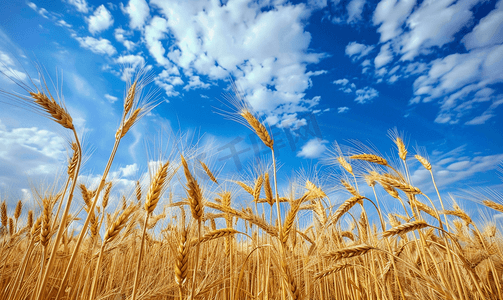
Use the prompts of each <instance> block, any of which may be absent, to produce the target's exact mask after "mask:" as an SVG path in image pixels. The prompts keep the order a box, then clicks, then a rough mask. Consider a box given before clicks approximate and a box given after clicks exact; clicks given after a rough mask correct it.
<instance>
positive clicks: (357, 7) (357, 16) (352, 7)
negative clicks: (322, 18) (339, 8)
mask: <svg viewBox="0 0 503 300" xmlns="http://www.w3.org/2000/svg"><path fill="white" fill-rule="evenodd" d="M364 5H365V0H351V2H349V3H348V5H347V6H346V9H347V10H348V19H347V22H348V23H352V22H356V21H359V20H361V18H362V12H363V6H364Z"/></svg>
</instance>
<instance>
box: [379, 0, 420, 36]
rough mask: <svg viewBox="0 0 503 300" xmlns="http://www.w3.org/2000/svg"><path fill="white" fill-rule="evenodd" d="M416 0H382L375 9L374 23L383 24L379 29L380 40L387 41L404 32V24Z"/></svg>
mask: <svg viewBox="0 0 503 300" xmlns="http://www.w3.org/2000/svg"><path fill="white" fill-rule="evenodd" d="M415 4H416V0H401V1H398V0H382V1H381V2H379V4H378V5H377V8H376V9H375V11H374V17H373V21H374V25H376V26H377V25H381V26H379V28H378V29H377V31H378V32H379V33H380V34H381V38H380V42H381V43H384V42H387V41H389V40H391V39H393V38H395V37H397V36H398V35H400V34H401V33H402V31H403V30H402V26H403V23H404V22H405V20H406V19H407V17H408V16H409V14H410V13H411V11H412V8H413V7H414V5H415Z"/></svg>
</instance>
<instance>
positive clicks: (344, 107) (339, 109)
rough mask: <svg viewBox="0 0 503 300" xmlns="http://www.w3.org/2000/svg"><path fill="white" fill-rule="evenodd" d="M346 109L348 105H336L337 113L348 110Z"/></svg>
mask: <svg viewBox="0 0 503 300" xmlns="http://www.w3.org/2000/svg"><path fill="white" fill-rule="evenodd" d="M348 110H349V107H347V106H343V107H338V108H337V113H339V114H343V113H346V112H348Z"/></svg>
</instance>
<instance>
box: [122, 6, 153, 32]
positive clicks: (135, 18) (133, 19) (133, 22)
mask: <svg viewBox="0 0 503 300" xmlns="http://www.w3.org/2000/svg"><path fill="white" fill-rule="evenodd" d="M121 5H122V3H121ZM122 9H123V11H124V12H125V13H127V14H128V15H129V27H131V29H142V28H143V25H144V24H145V21H146V20H147V18H148V17H149V14H150V8H149V6H148V4H147V2H146V1H145V0H129V3H128V5H127V6H126V7H123V8H122Z"/></svg>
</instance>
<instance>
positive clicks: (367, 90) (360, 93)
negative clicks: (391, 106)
mask: <svg viewBox="0 0 503 300" xmlns="http://www.w3.org/2000/svg"><path fill="white" fill-rule="evenodd" d="M378 96H379V92H378V91H377V90H376V89H374V88H371V87H368V86H367V87H364V88H363V89H359V90H356V98H355V101H356V102H358V103H360V104H365V103H367V102H370V101H372V99H374V98H376V97H378Z"/></svg>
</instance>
